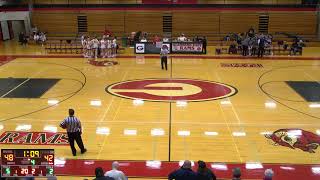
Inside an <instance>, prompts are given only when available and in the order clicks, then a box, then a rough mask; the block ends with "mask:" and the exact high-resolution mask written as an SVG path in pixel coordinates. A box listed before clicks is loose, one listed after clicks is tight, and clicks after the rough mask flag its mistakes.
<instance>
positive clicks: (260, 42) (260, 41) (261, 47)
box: [258, 37, 266, 58]
mask: <svg viewBox="0 0 320 180" xmlns="http://www.w3.org/2000/svg"><path fill="white" fill-rule="evenodd" d="M265 44H266V42H265V39H264V38H263V37H260V38H259V39H258V57H261V58H262V57H263V55H264V48H265Z"/></svg>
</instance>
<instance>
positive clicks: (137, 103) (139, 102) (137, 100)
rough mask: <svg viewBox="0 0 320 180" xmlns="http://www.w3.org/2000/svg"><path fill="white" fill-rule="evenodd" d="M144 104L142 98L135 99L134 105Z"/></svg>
mask: <svg viewBox="0 0 320 180" xmlns="http://www.w3.org/2000/svg"><path fill="white" fill-rule="evenodd" d="M143 104H144V101H143V100H142V99H135V100H133V105H135V106H141V105H143Z"/></svg>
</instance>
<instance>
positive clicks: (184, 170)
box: [168, 160, 197, 180]
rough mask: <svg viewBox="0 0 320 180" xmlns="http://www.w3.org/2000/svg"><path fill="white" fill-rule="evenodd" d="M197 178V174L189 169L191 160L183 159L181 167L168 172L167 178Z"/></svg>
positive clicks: (195, 179) (169, 179)
mask: <svg viewBox="0 0 320 180" xmlns="http://www.w3.org/2000/svg"><path fill="white" fill-rule="evenodd" d="M173 179H174V180H197V174H196V173H195V172H193V171H192V169H191V162H190V161H188V160H185V161H184V163H183V165H182V167H181V168H180V169H178V170H175V171H173V172H172V173H170V174H169V176H168V180H173Z"/></svg>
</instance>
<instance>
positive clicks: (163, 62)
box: [161, 56, 168, 70]
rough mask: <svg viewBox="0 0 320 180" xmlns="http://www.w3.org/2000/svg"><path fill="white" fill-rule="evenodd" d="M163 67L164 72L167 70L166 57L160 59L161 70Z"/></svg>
mask: <svg viewBox="0 0 320 180" xmlns="http://www.w3.org/2000/svg"><path fill="white" fill-rule="evenodd" d="M163 66H165V68H166V70H168V58H167V56H163V57H161V69H163Z"/></svg>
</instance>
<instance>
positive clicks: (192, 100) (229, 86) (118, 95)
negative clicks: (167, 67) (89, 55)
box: [105, 78, 238, 102]
mask: <svg viewBox="0 0 320 180" xmlns="http://www.w3.org/2000/svg"><path fill="white" fill-rule="evenodd" d="M150 80H151V81H152V80H156V81H157V80H160V81H161V80H163V81H171V82H172V81H175V80H176V81H181V80H182V81H183V80H184V81H191V82H202V83H211V84H212V85H215V86H217V85H218V86H220V87H225V88H227V89H229V90H230V92H229V93H225V94H224V95H221V96H214V97H208V98H199V99H183V101H187V102H203V101H214V100H218V99H224V98H227V97H232V96H234V95H236V94H237V93H238V89H237V88H235V87H234V86H231V85H229V84H225V83H221V82H216V81H208V80H200V79H189V78H173V79H167V78H146V79H133V80H127V81H121V82H116V83H113V84H110V85H108V86H107V87H106V88H105V91H106V92H107V93H109V94H111V95H113V96H117V97H120V98H125V99H132V100H135V99H141V100H144V101H150V102H176V101H179V100H173V99H171V100H167V99H148V98H144V97H133V96H128V95H121V94H119V93H117V92H115V91H114V90H112V88H113V87H115V86H118V85H122V84H127V83H130V82H143V81H150ZM163 83H168V82H163ZM173 83H179V82H173ZM153 84H156V83H153ZM182 84H183V83H182ZM185 84H188V83H185ZM188 85H192V84H188ZM193 86H196V87H198V88H201V90H202V91H203V88H202V87H200V86H197V85H193ZM124 92H125V91H124ZM149 95H150V94H149ZM151 95H154V94H151ZM190 95H195V94H190ZM211 96H212V94H211ZM167 97H173V96H167ZM177 97H179V96H177ZM181 100H182V99H181Z"/></svg>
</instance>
